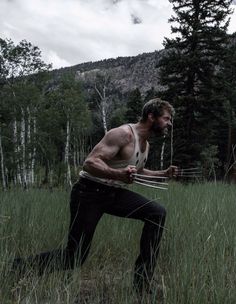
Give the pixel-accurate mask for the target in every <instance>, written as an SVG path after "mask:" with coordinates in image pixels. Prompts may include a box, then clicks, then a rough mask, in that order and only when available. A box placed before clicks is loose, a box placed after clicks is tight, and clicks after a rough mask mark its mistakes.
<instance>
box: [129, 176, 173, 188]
mask: <svg viewBox="0 0 236 304" xmlns="http://www.w3.org/2000/svg"><path fill="white" fill-rule="evenodd" d="M134 180H135V181H139V182H146V183H148V184H153V185H163V186H168V183H162V182H155V181H152V180H147V179H145V178H140V177H135V178H134Z"/></svg>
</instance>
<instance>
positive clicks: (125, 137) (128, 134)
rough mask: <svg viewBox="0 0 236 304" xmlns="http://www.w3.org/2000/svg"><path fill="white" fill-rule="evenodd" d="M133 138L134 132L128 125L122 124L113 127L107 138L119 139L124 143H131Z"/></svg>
mask: <svg viewBox="0 0 236 304" xmlns="http://www.w3.org/2000/svg"><path fill="white" fill-rule="evenodd" d="M132 138H133V134H132V131H131V129H130V127H129V126H128V125H121V126H119V127H117V128H114V129H111V130H109V131H108V132H107V134H106V140H108V141H110V140H112V141H118V142H120V143H122V144H123V145H124V144H128V143H130V142H131V141H132Z"/></svg>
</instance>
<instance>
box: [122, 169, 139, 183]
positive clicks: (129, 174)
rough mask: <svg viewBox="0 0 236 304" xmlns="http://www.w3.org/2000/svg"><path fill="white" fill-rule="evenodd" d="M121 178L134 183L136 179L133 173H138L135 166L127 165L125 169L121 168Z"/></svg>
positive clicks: (123, 180) (125, 181)
mask: <svg viewBox="0 0 236 304" xmlns="http://www.w3.org/2000/svg"><path fill="white" fill-rule="evenodd" d="M119 171H120V174H119V180H121V181H122V182H124V183H126V184H132V182H133V181H134V177H133V174H135V173H137V169H136V167H135V166H127V167H126V168H124V169H120V170H119Z"/></svg>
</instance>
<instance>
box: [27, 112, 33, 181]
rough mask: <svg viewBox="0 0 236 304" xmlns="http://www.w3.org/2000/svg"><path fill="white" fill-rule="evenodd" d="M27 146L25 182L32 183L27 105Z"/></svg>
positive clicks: (29, 116) (29, 115)
mask: <svg viewBox="0 0 236 304" xmlns="http://www.w3.org/2000/svg"><path fill="white" fill-rule="evenodd" d="M27 118H28V121H27V147H28V149H27V150H28V157H27V165H26V180H27V184H32V176H31V169H30V167H31V158H32V153H31V113H30V109H29V107H27Z"/></svg>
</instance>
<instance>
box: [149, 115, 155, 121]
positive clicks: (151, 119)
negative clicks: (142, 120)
mask: <svg viewBox="0 0 236 304" xmlns="http://www.w3.org/2000/svg"><path fill="white" fill-rule="evenodd" d="M148 120H149V121H151V122H153V121H154V115H153V114H152V113H149V114H148Z"/></svg>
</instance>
